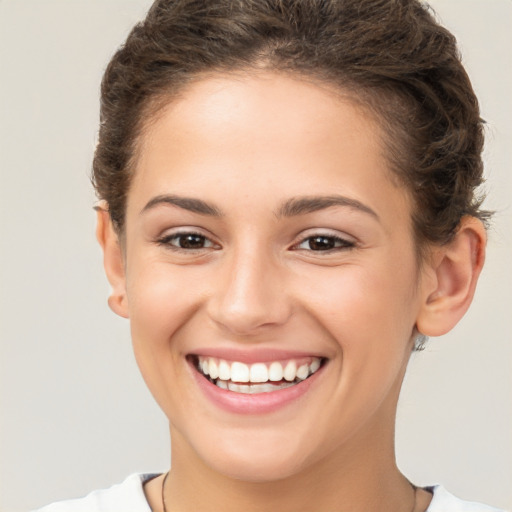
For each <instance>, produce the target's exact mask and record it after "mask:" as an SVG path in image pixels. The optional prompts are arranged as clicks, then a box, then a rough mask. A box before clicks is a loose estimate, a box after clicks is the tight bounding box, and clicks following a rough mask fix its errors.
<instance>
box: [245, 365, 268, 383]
mask: <svg viewBox="0 0 512 512" xmlns="http://www.w3.org/2000/svg"><path fill="white" fill-rule="evenodd" d="M249 380H250V381H251V382H267V380H268V370H267V366H266V365H265V364H264V363H256V364H252V365H251V370H250V378H249Z"/></svg>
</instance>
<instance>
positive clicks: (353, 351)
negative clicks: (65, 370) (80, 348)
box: [43, 0, 493, 512]
mask: <svg viewBox="0 0 512 512" xmlns="http://www.w3.org/2000/svg"><path fill="white" fill-rule="evenodd" d="M482 145H483V137H482V121H481V119H480V116H479V112H478V104H477V100H476V98H475V96H474V93H473V91H472V88H471V85H470V83H469V80H468V78H467V75H466V73H465V71H464V69H463V67H462V65H461V64H460V60H459V58H458V55H457V49H456V45H455V42H454V39H453V36H451V34H449V33H448V32H447V31H446V30H445V29H443V28H442V27H440V26H439V25H437V23H436V22H435V21H434V19H433V18H432V16H431V15H430V13H429V12H428V10H427V9H426V8H425V7H423V6H422V5H420V4H419V3H418V2H416V1H410V0H409V1H405V0H404V1H398V2H394V1H388V2H382V1H361V0H351V1H345V2H338V1H334V0H333V1H325V2H319V1H318V0H301V1H300V2H296V1H292V0H289V1H285V0H273V1H261V0H258V1H256V0H253V1H251V0H244V1H227V0H226V1H218V0H216V1H213V0H211V1H208V0H202V1H192V0H181V1H172V2H171V1H163V0H161V1H157V2H155V4H154V5H153V7H152V8H151V10H150V11H149V13H148V15H147V17H146V20H145V21H144V23H142V24H140V25H137V26H136V27H135V28H134V30H133V31H132V33H131V34H130V36H129V37H128V39H127V42H126V44H125V45H124V46H123V47H122V48H121V49H120V50H119V52H118V53H117V54H116V55H115V56H114V58H113V59H112V61H111V63H110V65H109V67H108V69H107V71H106V73H105V76H104V80H103V86H102V122H101V128H100V139H99V144H98V148H97V151H96V155H95V160H94V183H95V186H96V190H97V192H98V195H99V197H100V199H101V203H100V206H99V207H98V229H97V236H98V240H99V242H100V244H101V246H102V248H103V251H104V262H105V270H106V273H107V277H108V279H109V282H110V284H111V286H112V294H111V296H110V299H109V305H110V307H111V308H112V310H113V311H114V312H115V313H117V314H118V315H120V316H122V317H126V318H129V319H130V324H131V332H132V339H133V344H134V350H135V355H136V358H137V362H138V364H139V367H140V369H141V372H142V375H143V377H144V379H145V380H146V383H147V385H148V387H149V389H150V390H151V392H152V394H153V395H154V397H155V399H156V400H157V402H158V403H159V405H160V407H161V408H162V410H163V411H164V413H165V414H166V415H167V417H168V418H169V424H170V431H171V438H172V457H171V458H172V469H171V470H170V471H169V472H167V473H165V474H163V475H140V476H139V475H135V476H133V477H130V478H129V479H128V480H126V481H125V482H124V483H123V484H121V485H120V486H117V487H115V488H112V489H110V490H106V491H100V492H97V493H94V494H92V495H90V496H89V497H87V498H85V499H83V500H78V501H72V502H63V503H61V504H55V505H53V506H49V507H48V508H47V509H46V508H45V509H43V510H49V511H51V510H56V511H58V510H88V511H92V510H121V509H122V510H137V511H138V510H140V511H143V510H144V511H147V510H153V511H162V510H163V511H164V512H165V511H171V510H175V511H179V510H181V511H185V510H187V511H188V510H190V511H192V510H194V511H201V510H205V511H208V510H246V511H251V510H285V511H286V510H304V511H306V510H319V511H335V510H350V511H359V510H361V511H363V510H364V511H372V510H379V511H403V512H410V511H415V512H417V511H425V510H428V511H429V512H436V511H447V510H468V511H469V510H481V511H485V510H493V509H491V508H490V507H486V506H483V505H481V506H480V505H476V504H470V503H467V502H462V501H460V500H458V499H457V498H455V497H453V496H452V495H450V494H449V493H448V492H447V491H445V490H444V489H443V488H442V487H439V486H437V487H432V488H418V487H416V486H414V485H413V484H412V483H411V482H409V481H408V480H407V478H406V477H405V476H404V475H402V474H401V473H400V471H399V470H398V468H397V466H396V463H395V455H394V424H395V416H396V408H397V401H398V395H399V391H400V387H401V384H402V380H403V377H404V374H405V370H406V367H407V362H408V360H409V357H410V354H411V352H412V351H413V350H414V348H420V347H421V346H422V345H423V344H424V343H425V340H426V337H427V336H438V335H441V334H444V333H446V332H448V331H449V330H450V329H452V328H453V327H454V326H455V325H456V324H457V322H458V321H459V320H460V318H461V317H462V316H463V315H464V313H465V312H466V310H467V309H468V307H469V305H470V303H471V300H472V298H473V294H474V290H475V287H476V283H477V280H478V276H479V273H480V271H481V268H482V265H483V261H484V252H485V240H486V235H485V228H484V222H485V220H486V218H487V217H488V214H487V213H486V212H485V211H483V210H482V209H481V208H480V200H479V198H478V196H477V194H476V188H477V187H478V186H479V185H480V184H481V182H482V163H481V150H482Z"/></svg>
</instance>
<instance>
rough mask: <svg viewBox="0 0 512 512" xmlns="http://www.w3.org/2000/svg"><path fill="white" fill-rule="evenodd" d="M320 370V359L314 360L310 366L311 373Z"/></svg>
mask: <svg viewBox="0 0 512 512" xmlns="http://www.w3.org/2000/svg"><path fill="white" fill-rule="evenodd" d="M318 368H320V359H313V361H311V364H310V365H309V372H310V373H315V372H316V371H317V370H318Z"/></svg>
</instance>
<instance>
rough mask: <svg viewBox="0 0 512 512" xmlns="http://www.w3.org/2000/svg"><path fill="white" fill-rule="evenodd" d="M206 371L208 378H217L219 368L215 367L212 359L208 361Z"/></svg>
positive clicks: (215, 364)
mask: <svg viewBox="0 0 512 512" xmlns="http://www.w3.org/2000/svg"><path fill="white" fill-rule="evenodd" d="M208 369H209V372H210V377H211V378H212V379H216V378H217V377H218V376H219V367H218V366H217V363H216V362H215V361H214V360H213V359H210V363H209V364H208Z"/></svg>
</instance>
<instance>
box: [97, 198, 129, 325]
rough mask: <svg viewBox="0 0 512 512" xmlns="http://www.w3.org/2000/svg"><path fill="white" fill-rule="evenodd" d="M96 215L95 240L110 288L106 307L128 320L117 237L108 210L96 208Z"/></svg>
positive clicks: (122, 264)
mask: <svg viewBox="0 0 512 512" xmlns="http://www.w3.org/2000/svg"><path fill="white" fill-rule="evenodd" d="M96 213H97V225H96V238H97V239H98V242H99V244H100V245H101V248H102V249H103V266H104V268H105V273H106V274H107V279H108V282H109V283H110V286H111V287H112V293H111V295H110V297H109V298H108V305H109V306H110V309H111V310H112V311H113V312H114V313H117V314H118V315H119V316H122V317H124V318H128V316H129V315H128V301H127V297H126V277H125V265H124V259H123V252H122V249H121V244H120V243H119V237H118V235H117V233H116V231H115V229H114V226H113V224H112V220H111V218H110V214H109V213H108V209H107V208H106V207H103V206H99V207H98V208H96Z"/></svg>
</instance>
